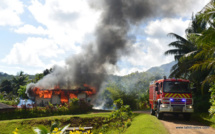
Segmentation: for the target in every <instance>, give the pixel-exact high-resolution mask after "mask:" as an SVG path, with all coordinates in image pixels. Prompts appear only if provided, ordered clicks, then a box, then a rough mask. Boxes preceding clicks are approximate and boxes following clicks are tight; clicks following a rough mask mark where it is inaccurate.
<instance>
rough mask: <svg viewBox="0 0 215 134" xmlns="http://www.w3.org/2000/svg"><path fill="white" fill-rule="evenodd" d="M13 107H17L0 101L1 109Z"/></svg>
mask: <svg viewBox="0 0 215 134" xmlns="http://www.w3.org/2000/svg"><path fill="white" fill-rule="evenodd" d="M12 108H15V107H13V106H10V105H7V104H4V103H0V110H2V109H12Z"/></svg>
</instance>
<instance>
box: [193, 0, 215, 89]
mask: <svg viewBox="0 0 215 134" xmlns="http://www.w3.org/2000/svg"><path fill="white" fill-rule="evenodd" d="M199 16H200V20H204V21H205V22H207V24H208V25H209V27H208V28H207V29H205V30H204V31H203V32H202V34H201V36H200V37H199V38H198V40H197V45H198V48H199V49H200V50H201V51H200V52H199V53H197V54H196V56H195V58H201V60H200V61H199V62H197V63H195V64H194V65H193V66H192V69H193V70H208V71H209V74H208V76H207V77H206V79H205V80H204V82H203V85H204V83H206V82H209V83H210V82H214V81H215V71H214V70H215V0H211V2H209V3H208V4H207V5H206V6H205V7H204V8H203V9H202V11H200V15H199Z"/></svg>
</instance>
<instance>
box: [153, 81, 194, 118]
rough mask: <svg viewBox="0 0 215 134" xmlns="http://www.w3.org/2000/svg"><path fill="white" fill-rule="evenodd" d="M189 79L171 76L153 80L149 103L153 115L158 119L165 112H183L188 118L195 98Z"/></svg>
mask: <svg viewBox="0 0 215 134" xmlns="http://www.w3.org/2000/svg"><path fill="white" fill-rule="evenodd" d="M189 83H190V82H189V81H188V80H185V79H175V78H170V79H166V77H164V79H161V80H157V81H153V82H151V83H150V86H149V103H150V107H151V115H155V113H156V116H157V118H158V119H161V118H163V115H164V113H173V114H176V115H178V114H183V116H184V118H185V119H186V120H189V119H190V115H191V113H193V111H194V110H193V99H192V94H191V89H190V87H189Z"/></svg>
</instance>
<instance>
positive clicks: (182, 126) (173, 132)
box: [161, 114, 215, 134]
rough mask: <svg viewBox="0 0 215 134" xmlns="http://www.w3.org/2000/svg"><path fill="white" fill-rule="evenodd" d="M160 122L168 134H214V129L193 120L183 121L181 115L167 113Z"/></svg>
mask: <svg viewBox="0 0 215 134" xmlns="http://www.w3.org/2000/svg"><path fill="white" fill-rule="evenodd" d="M161 122H162V123H163V125H164V126H165V127H166V128H167V130H168V131H169V133H170V134H215V129H213V128H211V127H209V126H205V125H203V124H202V123H199V122H197V121H194V120H190V121H185V120H184V118H183V116H182V115H181V116H178V117H175V116H173V115H171V114H168V115H166V116H165V117H164V119H163V120H161Z"/></svg>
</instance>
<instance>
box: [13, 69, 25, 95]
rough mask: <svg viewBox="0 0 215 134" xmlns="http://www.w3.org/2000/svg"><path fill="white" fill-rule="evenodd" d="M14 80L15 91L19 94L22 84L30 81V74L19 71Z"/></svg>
mask: <svg viewBox="0 0 215 134" xmlns="http://www.w3.org/2000/svg"><path fill="white" fill-rule="evenodd" d="M12 82H13V93H14V94H17V91H18V89H19V88H20V86H24V85H26V84H27V82H28V76H27V75H26V74H24V72H23V71H21V72H19V73H17V76H14V77H13V79H12Z"/></svg>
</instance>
